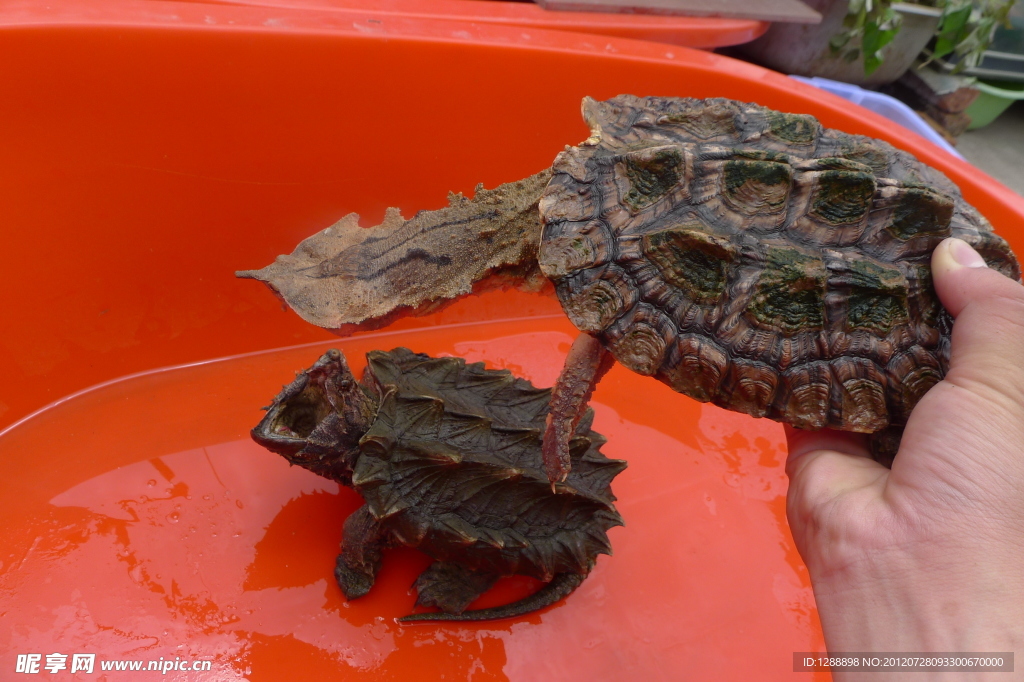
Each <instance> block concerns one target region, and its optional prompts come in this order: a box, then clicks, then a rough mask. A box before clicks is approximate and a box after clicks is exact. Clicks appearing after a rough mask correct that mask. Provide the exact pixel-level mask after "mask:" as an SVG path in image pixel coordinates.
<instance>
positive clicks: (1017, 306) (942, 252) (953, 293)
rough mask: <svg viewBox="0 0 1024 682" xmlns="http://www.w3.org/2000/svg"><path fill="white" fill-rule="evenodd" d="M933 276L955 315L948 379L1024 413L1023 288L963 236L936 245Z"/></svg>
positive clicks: (947, 306)
mask: <svg viewBox="0 0 1024 682" xmlns="http://www.w3.org/2000/svg"><path fill="white" fill-rule="evenodd" d="M932 277H933V279H934V283H935V291H936V293H938V295H939V299H940V300H941V301H942V304H943V305H944V306H945V307H946V310H948V311H949V313H950V314H951V315H952V316H953V317H954V318H956V323H955V324H954V325H953V335H952V339H951V346H950V362H949V372H948V373H947V375H946V380H947V381H949V382H950V383H952V384H955V385H957V386H960V387H961V388H966V389H969V390H971V391H973V392H974V393H976V394H978V395H979V396H980V397H983V398H986V399H988V400H991V401H994V402H995V403H996V404H997V405H1002V406H1005V407H1007V408H1010V409H1011V412H1016V413H1021V412H1024V408H1022V405H1024V286H1021V284H1020V283H1019V282H1015V281H1013V280H1012V279H1010V278H1009V277H1006V276H1004V275H1002V274H1000V273H999V272H997V271H996V270H992V269H990V268H988V267H986V265H985V261H984V259H983V258H982V257H981V255H979V254H978V252H977V251H975V250H974V249H972V248H971V247H970V245H969V244H967V242H964V241H961V240H959V239H946V240H945V241H943V242H942V243H941V244H939V246H938V247H936V249H935V251H934V252H933V253H932ZM1022 417H1024V415H1022Z"/></svg>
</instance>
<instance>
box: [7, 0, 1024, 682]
mask: <svg viewBox="0 0 1024 682" xmlns="http://www.w3.org/2000/svg"><path fill="white" fill-rule="evenodd" d="M268 2H270V0H268ZM325 2H326V0H325ZM312 4H324V2H319V0H317V2H313V3H312ZM0 62H2V63H3V64H4V68H3V69H0V92H2V93H3V96H2V97H0V130H3V131H5V133H6V135H5V137H4V143H3V144H2V145H0V188H2V189H0V208H2V215H3V230H4V242H3V249H2V250H0V292H3V293H2V301H3V306H0V325H2V333H0V428H4V427H9V430H8V431H6V432H4V433H3V434H2V435H0V470H2V472H3V475H2V476H0V501H2V502H0V562H2V563H0V680H7V679H12V678H13V679H29V678H27V677H25V676H21V675H18V676H16V677H15V676H14V673H13V672H12V671H13V670H14V665H15V664H14V660H15V656H16V654H18V653H33V652H35V653H40V654H44V655H45V654H48V653H53V652H61V653H64V654H69V655H70V654H73V653H90V652H91V653H96V654H98V656H99V658H100V660H101V661H102V660H107V661H110V660H115V659H132V660H144V661H149V660H159V659H160V658H161V657H164V659H165V660H170V659H172V658H175V657H181V658H183V659H185V658H187V659H189V660H191V659H193V658H206V659H208V660H210V661H211V663H212V664H213V666H212V670H211V671H210V672H206V673H169V674H168V675H166V676H163V677H162V678H161V679H176V680H233V679H243V678H244V679H250V680H265V681H269V682H278V681H282V680H292V679H305V678H310V679H317V680H349V679H354V680H360V679H369V680H374V679H383V680H402V681H403V682H404V681H406V680H416V681H419V680H431V681H432V680H437V679H442V678H443V679H446V680H477V681H483V680H501V679H508V680H527V679H528V680H539V681H540V682H545V681H547V680H552V681H560V680H595V681H603V680H616V681H618V680H623V679H641V680H645V682H647V680H678V679H698V680H772V679H791V678H793V677H794V675H793V673H792V672H791V670H792V652H793V651H800V650H818V651H820V650H821V649H822V641H821V635H820V631H819V627H818V624H817V620H816V617H815V614H814V609H813V599H812V596H811V592H810V589H809V587H808V584H807V579H806V573H805V571H804V568H803V566H802V564H801V562H800V560H799V557H798V556H797V554H796V552H795V550H794V548H793V544H792V541H791V539H790V537H789V534H788V531H787V530H786V524H785V513H784V512H785V507H784V500H785V497H784V496H785V477H784V474H783V471H782V462H783V460H784V448H783V442H782V434H781V430H780V427H778V426H777V425H775V424H773V423H770V422H764V421H756V420H752V419H750V418H747V417H744V416H740V415H736V414H731V413H727V412H724V411H721V410H719V409H717V408H714V407H708V406H701V405H699V404H697V403H695V402H693V401H690V400H688V399H686V398H683V397H682V396H680V395H677V394H675V393H672V392H671V391H670V390H669V389H668V388H667V387H665V386H664V385H662V384H660V383H658V382H656V381H653V380H649V379H644V378H642V377H639V376H637V375H633V374H631V373H629V372H628V371H626V370H624V369H622V368H620V367H617V368H615V369H613V370H612V372H611V373H610V374H609V376H608V377H607V378H606V379H605V380H604V381H603V382H602V383H601V385H600V387H599V388H598V391H597V393H596V394H595V402H596V404H595V408H596V410H597V421H596V428H597V429H598V430H599V431H601V432H602V433H604V434H606V435H607V436H609V438H610V439H611V440H610V442H609V443H608V445H607V446H605V450H606V452H607V453H608V454H609V455H610V456H612V457H621V458H624V459H627V460H629V462H630V468H629V469H628V470H627V471H626V472H625V473H623V474H622V475H621V476H620V477H619V478H618V479H616V482H615V492H616V493H617V494H618V496H619V498H620V503H619V508H620V511H621V512H622V515H623V516H624V517H625V520H626V523H627V526H626V527H624V528H614V529H612V531H611V533H610V536H611V540H612V543H613V545H614V548H615V556H614V557H610V558H609V557H601V558H600V560H599V561H598V565H597V568H596V570H595V571H594V573H593V575H592V576H591V577H590V578H588V580H587V581H586V582H585V583H584V584H583V586H582V587H581V588H580V589H579V590H577V592H576V593H574V594H573V595H572V596H571V597H570V598H569V599H567V600H566V601H565V602H563V603H561V604H558V605H556V606H554V607H552V608H551V609H548V610H547V611H544V612H543V613H540V614H536V615H531V616H527V617H524V618H521V619H517V620H511V621H505V622H499V623H485V624H477V625H465V626H453V625H443V626H439V625H418V626H414V627H406V628H401V627H399V626H397V625H396V624H395V622H394V618H396V617H398V616H401V615H403V614H405V613H408V612H409V610H410V609H411V606H412V603H413V596H412V595H411V594H410V593H409V585H410V584H411V583H412V580H413V578H414V577H415V576H416V575H417V573H418V572H419V571H420V570H422V568H423V567H424V566H425V565H426V563H427V559H426V558H425V557H424V556H422V555H419V554H417V553H415V552H412V551H403V550H395V551H392V552H390V553H389V554H388V556H387V559H386V562H385V566H384V569H383V572H382V575H381V577H380V580H379V582H378V584H377V586H376V588H375V589H374V591H373V592H372V593H371V594H370V595H368V596H367V597H366V598H364V599H363V600H361V601H358V602H355V603H353V604H351V605H348V606H346V605H345V604H344V602H343V601H342V600H341V597H340V593H339V591H338V589H337V587H336V586H335V585H334V584H333V578H332V575H331V573H332V567H333V562H334V556H335V554H336V552H337V544H338V539H339V537H340V533H341V526H342V522H343V519H344V517H345V515H346V514H347V513H349V512H350V511H351V510H352V509H354V508H355V506H356V505H357V504H358V500H357V499H356V496H355V495H354V494H353V493H352V492H351V491H348V490H339V489H338V488H337V486H336V485H334V484H332V483H330V482H327V481H324V480H320V479H318V478H316V477H315V476H313V475H312V474H309V473H307V472H305V471H304V470H301V469H297V468H289V467H288V466H287V465H286V464H285V462H284V460H282V459H281V458H280V457H277V456H275V455H272V454H270V453H267V452H265V451H263V450H261V449H259V448H258V447H257V446H255V445H254V444H253V443H251V442H250V441H249V439H248V437H247V432H248V429H249V428H250V427H251V426H252V425H253V424H255V422H256V421H257V420H258V418H259V416H260V414H261V413H260V412H259V409H258V408H259V406H261V405H265V404H267V402H269V400H270V399H271V397H272V396H273V395H274V394H275V393H276V392H277V391H278V390H279V388H280V386H281V385H282V384H284V383H286V382H288V381H289V380H290V379H291V377H292V376H293V372H294V371H296V370H298V369H301V368H304V367H306V366H308V365H309V364H310V363H311V362H313V361H314V360H315V359H316V358H317V357H318V355H319V354H320V353H321V351H322V350H323V349H325V348H327V347H329V346H330V345H336V346H338V347H340V348H342V349H343V350H345V352H346V353H347V354H348V356H349V358H350V360H351V361H352V363H353V364H354V365H356V366H361V364H362V356H363V353H365V352H366V351H367V350H369V349H371V348H384V349H388V348H391V347H394V346H396V345H407V346H409V347H411V348H413V349H414V350H417V351H423V352H431V353H435V354H438V353H451V354H458V355H464V356H467V357H468V358H469V359H471V360H485V361H486V362H488V363H490V364H491V365H492V366H496V367H508V368H510V369H512V370H513V371H515V372H516V373H518V374H522V375H524V376H526V377H528V378H530V379H532V380H534V381H535V382H537V383H538V384H541V385H550V384H551V383H552V382H553V381H554V378H555V376H556V373H557V371H558V368H559V366H560V364H561V362H562V359H563V357H564V354H565V351H566V349H567V348H568V344H569V342H570V340H571V338H572V334H573V330H572V329H571V327H570V325H569V322H568V321H567V320H566V319H565V317H564V316H563V315H562V313H561V312H560V308H559V306H558V303H557V301H555V300H554V299H553V298H551V297H543V296H538V295H532V294H526V293H521V292H514V291H510V292H504V293H491V294H487V295H484V296H481V297H477V298H471V299H467V300H465V301H462V302H460V303H457V304H456V305H454V306H453V307H451V308H449V309H447V310H444V311H442V312H441V313H439V314H436V315H433V316H430V317H428V318H418V319H414V320H402V321H400V322H399V323H397V324H396V325H394V326H393V327H392V328H391V329H392V330H394V333H393V334H391V335H375V336H370V335H367V336H361V337H356V338H352V339H348V340H345V341H333V342H332V341H330V339H329V335H328V334H327V333H326V332H324V331H323V330H319V329H314V328H312V327H310V326H309V325H307V324H305V323H303V322H302V321H301V320H300V319H299V318H298V317H297V316H295V315H293V314H291V313H289V312H286V311H284V310H282V308H281V306H280V305H279V303H278V302H277V301H276V300H275V299H274V298H273V296H271V295H270V294H269V293H268V292H267V291H266V290H265V288H263V287H261V286H259V285H257V284H255V283H253V282H251V281H239V280H236V279H235V278H234V277H233V275H232V273H233V271H234V270H236V269H246V268H254V267H261V266H263V265H266V264H267V263H269V262H270V261H271V260H272V259H273V257H274V256H275V255H276V254H278V253H282V252H285V251H290V250H291V249H292V248H293V247H294V245H295V244H296V243H297V242H298V241H299V240H301V239H303V238H305V237H307V236H309V235H310V234H312V233H313V232H315V231H317V230H320V229H323V228H324V227H326V226H327V225H330V224H331V223H332V222H334V221H335V220H337V219H339V218H341V217H342V216H344V215H345V214H347V213H349V212H350V211H356V212H359V213H361V214H362V216H363V221H362V224H364V225H372V224H374V223H376V222H378V221H379V220H380V219H381V217H382V216H383V214H384V210H385V208H386V207H388V206H398V207H400V208H401V209H402V210H403V211H404V213H405V215H407V216H408V215H412V214H413V213H415V212H416V211H417V210H420V209H431V208H437V207H439V206H441V205H443V204H444V203H445V197H446V195H447V192H448V191H449V190H453V191H462V192H466V193H471V192H472V191H473V187H474V186H475V185H476V183H478V182H483V183H485V184H486V185H487V186H489V187H493V186H494V185H496V184H498V183H501V182H507V181H511V180H517V179H520V178H523V177H526V176H527V175H530V174H532V173H535V172H536V171H538V170H540V169H541V168H544V167H546V166H548V165H549V164H550V163H551V160H552V159H553V158H554V156H555V154H556V153H557V152H558V151H560V150H561V149H562V148H563V147H564V145H566V144H574V143H577V142H579V141H580V140H582V139H584V138H585V137H586V134H587V131H586V127H585V126H584V125H583V123H582V121H581V120H580V116H579V102H580V99H581V98H582V97H583V96H584V95H590V96H593V97H596V98H599V99H601V98H606V97H611V96H614V95H617V94H621V93H627V92H628V93H634V94H638V95H663V96H695V97H732V98H736V99H741V100H744V101H755V102H758V103H760V104H762V105H765V106H769V107H773V108H776V109H779V110H782V111H790V112H799V113H810V114H813V115H815V116H817V117H819V118H820V119H821V121H822V122H823V123H824V124H825V125H827V126H830V127H836V128H840V129H842V130H845V131H848V132H851V133H860V134H867V135H871V136H874V137H880V138H883V139H886V140H888V141H890V142H892V143H893V144H896V145H897V146H900V147H901V148H904V149H907V150H909V151H911V152H912V153H914V154H916V155H917V156H918V157H919V158H921V159H922V160H924V161H926V162H928V163H931V164H933V165H935V166H937V167H939V168H940V169H941V170H943V171H944V172H946V173H947V174H948V175H949V176H950V177H951V178H952V179H953V180H954V181H955V182H957V183H958V184H959V185H960V186H961V188H962V189H963V191H964V195H965V197H966V198H967V200H968V201H970V202H971V203H973V204H974V205H975V206H977V207H978V208H979V210H981V212H982V213H983V214H984V215H985V216H986V217H987V218H989V219H990V220H991V221H992V223H993V224H994V225H995V227H996V229H997V231H999V232H1000V233H1001V234H1003V235H1004V236H1006V237H1007V238H1008V239H1009V240H1010V242H1011V245H1013V246H1014V248H1015V249H1016V250H1017V251H1018V253H1019V252H1021V251H1024V228H1022V225H1024V199H1021V198H1020V197H1019V196H1017V195H1015V194H1013V193H1012V192H1010V190H1008V189H1007V188H1005V187H1003V186H1001V185H999V183H997V182H995V181H994V180H992V179H991V178H988V177H987V176H985V175H984V174H982V173H980V172H979V171H977V170H976V169H974V168H972V167H971V166H969V165H968V164H966V163H964V162H961V161H957V160H955V159H953V158H952V157H950V156H948V155H947V154H945V153H944V152H941V151H939V150H937V148H935V147H934V146H931V145H929V144H928V143H927V142H925V141H923V140H922V139H920V138H917V137H916V136H914V135H912V134H909V133H907V132H906V131H905V130H903V129H902V128H900V127H899V126H896V125H895V124H892V123H889V122H887V121H885V120H884V119H881V118H880V117H878V116H877V115H875V114H872V113H870V112H867V111H865V110H863V109H860V108H859V107H856V106H854V105H851V104H849V103H848V102H845V101H842V100H839V99H837V98H834V97H832V96H830V95H828V94H826V93H823V92H821V91H818V90H816V89H814V88H811V87H810V86H805V85H803V84H800V83H796V82H793V81H792V80H790V79H787V78H785V77H783V76H781V75H779V74H775V73H772V72H769V71H766V70H764V69H760V68H758V67H755V66H752V65H749V64H743V63H740V62H736V61H734V60H730V59H728V58H725V57H721V56H718V55H714V54H709V53H706V52H699V51H694V50H688V49H686V48H682V47H677V46H667V45H664V44H662V45H657V44H653V43H644V42H639V41H631V40H622V39H617V38H610V37H605V36H601V37H600V38H596V37H594V36H588V35H584V34H579V33H575V34H570V33H561V32H557V31H544V30H540V29H530V30H529V31H524V30H523V29H521V28H519V27H512V28H509V27H502V26H497V25H494V24H486V25H485V24H481V23H468V22H451V21H433V20H422V19H412V18H409V17H402V16H397V15H395V16H390V15H389V16H381V15H379V14H375V13H373V12H364V13H361V12H360V11H357V10H353V11H346V12H336V11H315V12H314V11H300V10H295V11H290V10H285V9H282V8H279V7H242V6H227V5H220V4H202V3H174V2H163V1H161V0H144V1H143V0H117V1H116V2H115V1H113V0H62V1H61V2H59V3H57V2H54V3H46V4H43V3H38V2H32V1H31V0H9V1H8V2H4V3H2V4H0ZM509 318H523V319H519V320H518V321H507V320H508V319H509ZM488 320H490V322H488ZM501 320H506V321H501ZM293 344H306V346H305V347H304V348H298V349H292V350H283V351H282V350H279V351H266V349H272V348H281V347H285V346H291V345H293ZM309 344H313V345H309ZM255 352H259V354H252V353H255ZM246 353H249V354H248V355H238V354H246ZM226 356H232V358H233V359H229V360H219V361H211V359H213V358H218V357H226ZM183 363H201V364H194V365H191V366H188V367H185V368H179V369H169V370H164V369H161V368H167V367H171V366H175V365H182V364H183ZM126 376H127V377H128V378H124V377H126ZM119 377H121V379H118V378H119ZM102 382H107V383H102ZM111 382H112V383H111ZM89 387H93V388H92V389H89ZM86 389H88V390H86ZM83 391H85V392H83ZM69 396H70V397H69ZM54 401H57V402H56V403H55V404H54ZM47 404H50V407H48V408H46V409H44V410H43V411H41V412H40V411H39V410H40V409H41V408H44V406H46V405H47ZM12 425H13V426H12ZM534 587H535V584H534V583H531V582H530V581H528V580H525V579H521V580H519V579H513V580H508V581H506V582H505V583H504V584H502V585H499V586H498V587H497V588H496V589H495V591H494V593H493V594H490V595H486V596H485V597H484V599H482V600H481V601H484V600H487V599H489V600H491V601H492V602H501V601H508V600H510V599H513V598H515V597H516V596H517V595H519V594H523V593H524V592H526V591H529V590H531V589H534ZM481 605H482V604H481ZM97 667H98V666H97ZM45 675H46V673H43V676H45ZM50 677H51V678H52V679H71V676H70V674H69V673H68V672H67V671H65V672H63V673H60V674H58V675H53V676H50ZM79 677H80V678H81V679H85V680H104V679H106V680H111V681H114V682H116V680H126V679H132V680H134V679H136V678H138V679H143V680H145V679H156V678H157V677H160V676H159V674H157V673H149V674H148V675H147V674H145V673H143V674H132V673H125V672H121V673H118V672H109V673H103V672H101V671H99V670H98V669H97V672H96V673H94V674H92V675H85V676H81V675H80V676H79ZM802 677H803V679H827V676H826V677H820V676H819V678H815V677H814V676H812V675H811V674H804V675H803V676H802Z"/></svg>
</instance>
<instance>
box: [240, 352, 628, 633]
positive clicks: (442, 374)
mask: <svg viewBox="0 0 1024 682" xmlns="http://www.w3.org/2000/svg"><path fill="white" fill-rule="evenodd" d="M367 362H368V364H367V369H366V371H365V372H364V374H363V381H362V383H359V382H356V381H355V380H354V378H353V376H352V373H351V371H350V370H349V367H348V364H347V363H346V361H345V357H344V355H342V354H341V353H340V352H339V351H337V350H331V351H328V352H327V353H326V354H325V355H324V356H323V357H321V358H320V359H319V360H318V361H317V362H316V363H315V364H314V365H313V366H312V367H310V368H309V369H307V370H305V371H303V372H300V373H299V374H298V375H297V376H296V378H295V380H294V381H293V382H291V383H290V384H288V385H287V386H285V387H284V388H283V389H282V391H281V393H280V394H279V395H278V396H277V397H276V398H275V399H274V401H273V403H272V404H271V405H270V407H268V408H267V410H268V411H267V414H266V415H265V416H264V418H263V419H262V420H261V421H260V423H259V424H258V425H257V426H256V427H255V428H254V429H253V430H252V436H253V438H254V439H255V440H256V442H258V443H260V444H261V445H263V446H265V447H266V448H268V449H270V450H272V451H273V452H276V453H278V454H281V455H283V456H284V457H285V458H287V459H288V461H289V462H291V463H293V464H298V465H299V466H302V467H304V468H306V469H309V470H310V471H313V472H315V473H317V474H320V475H322V476H325V477H327V478H330V479H333V480H335V481H337V482H339V483H341V484H343V485H346V486H350V487H351V488H353V489H354V490H355V491H356V492H358V493H359V495H360V496H362V498H363V500H364V501H365V504H364V505H363V506H362V507H360V508H359V509H358V510H357V511H356V512H354V513H353V514H352V515H351V516H349V517H348V519H346V521H345V525H344V531H343V539H342V549H341V554H340V555H339V557H338V561H337V565H336V569H335V576H336V578H337V581H338V585H339V586H340V587H341V590H342V592H344V594H345V596H346V597H347V598H349V599H355V598H357V597H361V596H363V595H364V594H366V593H367V592H368V591H369V589H370V587H371V586H372V585H373V582H374V579H375V577H376V575H377V571H378V570H379V568H380V565H381V552H382V550H383V549H385V548H387V547H389V546H396V545H405V546H408V547H415V548H417V549H419V550H421V551H423V552H424V553H426V554H428V555H429V556H431V557H432V558H434V559H435V562H434V563H433V564H431V565H430V567H428V568H427V570H426V571H424V573H423V574H422V575H420V577H419V578H418V579H417V580H416V582H415V585H414V586H415V588H416V590H417V592H418V599H417V602H416V603H417V605H423V606H436V607H438V608H440V609H441V611H442V612H430V613H420V614H414V615H411V616H406V617H405V618H403V619H402V620H405V621H410V620H485V619H492V618H506V617H512V616H517V615H521V614H524V613H528V612H530V611H534V610H536V609H539V608H542V607H544V606H547V605H549V604H552V603H554V602H556V601H558V600H559V599H561V598H562V597H565V596H566V595H568V594H569V593H570V592H572V591H573V590H574V589H575V588H576V587H577V586H579V585H580V583H582V582H583V580H584V579H585V578H586V577H587V574H589V573H590V571H591V569H592V568H593V567H594V564H595V561H596V559H597V555H598V554H611V545H610V544H609V542H608V536H607V531H608V529H609V528H611V527H613V526H618V525H622V519H621V518H620V517H619V514H618V512H617V511H616V510H615V507H614V505H613V504H612V503H613V502H614V500H615V497H614V496H613V495H612V491H611V488H610V486H609V484H610V482H611V480H612V478H614V477H615V476H616V475H617V474H619V473H620V472H621V471H622V470H623V469H624V468H625V466H626V463H625V462H622V461H620V460H612V459H608V458H607V457H605V456H604V455H603V454H601V452H600V448H601V446H602V445H603V444H604V443H605V439H604V438H603V437H602V436H600V435H599V434H597V433H595V432H594V431H591V430H590V424H591V422H592V421H593V412H592V411H588V413H587V414H586V415H585V416H584V417H583V419H581V420H580V422H579V424H578V425H577V427H576V430H575V432H574V434H573V437H572V438H571V439H570V442H569V456H570V460H571V462H572V472H571V473H570V474H569V476H568V478H567V479H566V480H565V481H564V482H563V483H559V484H558V485H557V486H554V487H552V486H551V485H550V483H549V481H548V478H547V476H546V475H545V472H544V464H543V460H542V454H541V434H542V432H543V430H544V423H545V416H546V414H547V411H548V403H549V401H550V397H551V390H550V389H539V388H534V387H533V386H532V385H531V384H530V382H529V381H526V380H525V379H519V378H516V377H514V376H512V374H511V373H510V372H509V371H508V370H489V369H485V368H484V366H483V363H474V364H466V362H465V361H464V360H462V359H461V358H451V357H446V358H431V357H428V356H426V355H420V354H416V353H413V352H412V351H409V350H408V349H405V348H398V349H395V350H393V351H391V352H388V353H386V352H383V351H372V352H370V353H369V354H368V355H367ZM512 574H521V575H530V576H533V577H535V578H538V579H540V580H542V581H545V582H546V584H545V585H544V586H543V587H541V588H540V589H539V590H538V591H537V592H535V593H534V594H532V595H530V596H528V597H525V598H524V599H521V600H519V601H517V602H513V603H511V604H508V605H505V606H499V607H493V608H486V609H476V610H470V611H466V610H465V609H466V607H467V606H468V605H469V604H470V603H471V602H472V601H473V600H474V599H476V598H477V597H478V596H479V595H481V594H482V593H484V592H485V591H487V590H488V589H489V588H490V587H491V585H493V584H494V582H495V580H497V579H498V578H499V577H501V576H506V575H512Z"/></svg>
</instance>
